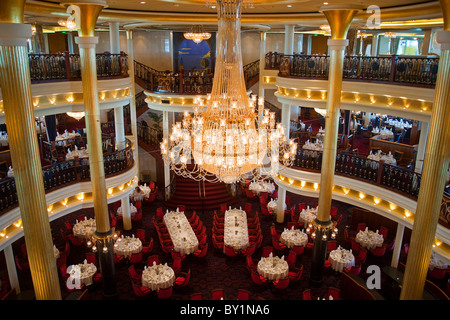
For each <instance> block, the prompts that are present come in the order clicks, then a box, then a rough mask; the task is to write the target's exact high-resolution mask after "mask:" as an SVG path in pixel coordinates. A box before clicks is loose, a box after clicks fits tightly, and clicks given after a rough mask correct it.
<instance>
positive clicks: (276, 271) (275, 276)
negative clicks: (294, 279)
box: [257, 253, 289, 281]
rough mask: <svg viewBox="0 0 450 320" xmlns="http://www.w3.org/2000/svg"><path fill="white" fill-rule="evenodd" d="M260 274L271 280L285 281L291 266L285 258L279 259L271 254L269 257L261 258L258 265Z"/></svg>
mask: <svg viewBox="0 0 450 320" xmlns="http://www.w3.org/2000/svg"><path fill="white" fill-rule="evenodd" d="M257 271H258V273H259V274H260V275H261V276H263V277H264V278H267V279H269V280H274V281H275V280H279V279H284V278H286V277H287V276H288V274H289V265H288V263H287V261H286V260H284V256H282V257H281V258H280V257H277V256H273V254H272V253H271V254H270V255H269V256H268V257H261V260H259V262H258V265H257Z"/></svg>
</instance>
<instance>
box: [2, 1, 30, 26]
mask: <svg viewBox="0 0 450 320" xmlns="http://www.w3.org/2000/svg"><path fill="white" fill-rule="evenodd" d="M24 9H25V0H2V1H0V21H1V22H11V23H23V20H24Z"/></svg>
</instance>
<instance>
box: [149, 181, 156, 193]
mask: <svg viewBox="0 0 450 320" xmlns="http://www.w3.org/2000/svg"><path fill="white" fill-rule="evenodd" d="M149 188H150V190H151V192H153V190H155V183H154V182H153V181H150V184H149Z"/></svg>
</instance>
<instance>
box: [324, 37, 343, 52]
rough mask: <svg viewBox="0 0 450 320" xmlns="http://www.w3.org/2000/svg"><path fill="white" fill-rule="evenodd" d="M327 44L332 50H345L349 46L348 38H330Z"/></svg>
mask: <svg viewBox="0 0 450 320" xmlns="http://www.w3.org/2000/svg"><path fill="white" fill-rule="evenodd" d="M327 45H328V47H329V48H330V49H331V50H344V49H345V47H346V46H348V39H328V40H327Z"/></svg>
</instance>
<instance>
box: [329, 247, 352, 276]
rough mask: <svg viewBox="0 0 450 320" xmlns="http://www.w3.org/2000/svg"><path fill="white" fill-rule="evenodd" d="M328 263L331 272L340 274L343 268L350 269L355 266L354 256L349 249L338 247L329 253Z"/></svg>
mask: <svg viewBox="0 0 450 320" xmlns="http://www.w3.org/2000/svg"><path fill="white" fill-rule="evenodd" d="M328 261H329V262H330V264H331V268H332V269H333V270H335V271H337V272H341V273H342V272H343V271H344V269H345V268H351V267H353V266H354V265H355V256H354V255H353V252H352V250H351V249H350V250H347V249H344V248H342V247H341V246H339V247H338V248H337V249H336V250H332V251H330V254H329V256H328Z"/></svg>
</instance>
